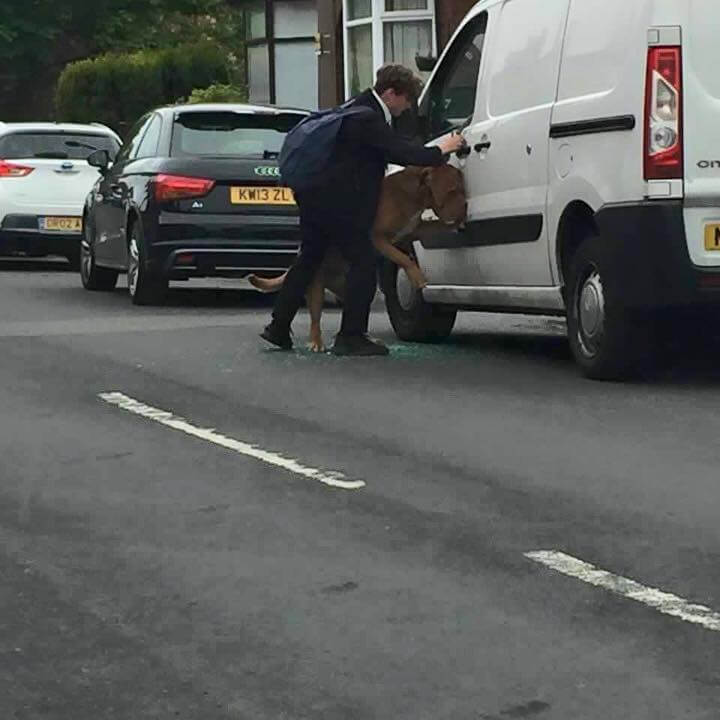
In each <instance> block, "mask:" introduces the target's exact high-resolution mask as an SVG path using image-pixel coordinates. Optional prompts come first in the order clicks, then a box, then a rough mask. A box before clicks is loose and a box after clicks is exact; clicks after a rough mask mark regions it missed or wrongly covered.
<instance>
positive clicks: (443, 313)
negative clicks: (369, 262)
mask: <svg viewBox="0 0 720 720" xmlns="http://www.w3.org/2000/svg"><path fill="white" fill-rule="evenodd" d="M380 284H381V287H382V291H383V293H384V294H385V305H386V307H387V312H388V316H389V317H390V323H391V324H392V326H393V330H395V334H396V335H397V336H398V337H399V338H400V340H405V341H407V342H421V343H437V342H442V341H443V340H445V339H446V338H447V337H448V336H449V335H450V333H451V332H452V329H453V327H454V326H455V320H456V318H457V310H454V309H452V308H446V307H443V306H442V305H431V304H430V303H427V302H425V300H423V297H422V293H421V292H420V291H419V290H417V289H415V288H414V287H413V286H412V284H411V283H410V279H409V278H408V276H407V274H406V273H405V271H404V270H402V269H401V268H399V267H398V266H397V265H395V263H393V262H390V261H389V260H386V261H384V263H383V266H382V275H381V283H380Z"/></svg>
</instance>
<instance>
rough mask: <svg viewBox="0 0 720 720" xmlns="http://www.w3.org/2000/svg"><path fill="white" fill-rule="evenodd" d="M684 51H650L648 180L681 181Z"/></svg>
mask: <svg viewBox="0 0 720 720" xmlns="http://www.w3.org/2000/svg"><path fill="white" fill-rule="evenodd" d="M682 100H683V97H682V48H681V47H680V46H679V45H667V46H658V47H651V48H649V49H648V67H647V80H646V84H645V133H646V135H645V179H646V180H673V179H681V178H682V177H683V175H684V168H683V122H682V118H683V102H682Z"/></svg>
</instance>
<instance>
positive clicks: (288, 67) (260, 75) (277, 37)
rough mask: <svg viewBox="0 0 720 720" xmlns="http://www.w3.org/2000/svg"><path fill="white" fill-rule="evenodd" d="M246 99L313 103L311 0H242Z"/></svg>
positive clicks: (315, 97)
mask: <svg viewBox="0 0 720 720" xmlns="http://www.w3.org/2000/svg"><path fill="white" fill-rule="evenodd" d="M247 2H248V4H247V6H246V15H245V18H246V19H245V29H246V46H247V76H248V93H249V96H250V101H251V102H256V103H272V104H274V105H286V106H293V107H302V108H308V109H311V110H314V109H316V108H317V106H318V58H317V53H316V48H317V45H316V41H315V34H316V33H317V31H318V13H317V0H247Z"/></svg>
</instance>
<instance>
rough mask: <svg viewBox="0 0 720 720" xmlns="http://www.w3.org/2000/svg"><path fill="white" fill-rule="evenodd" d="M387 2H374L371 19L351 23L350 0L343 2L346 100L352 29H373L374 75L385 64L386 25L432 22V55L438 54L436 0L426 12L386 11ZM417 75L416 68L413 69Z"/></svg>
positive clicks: (430, 2)
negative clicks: (350, 31)
mask: <svg viewBox="0 0 720 720" xmlns="http://www.w3.org/2000/svg"><path fill="white" fill-rule="evenodd" d="M385 2H386V0H371V14H370V15H369V16H368V17H364V18H358V19H357V20H348V19H347V18H348V17H349V13H348V0H343V7H342V12H343V73H344V76H345V77H344V91H345V98H346V99H347V98H348V97H350V70H349V68H350V63H349V58H350V55H349V53H350V42H349V41H350V38H349V32H348V31H349V30H350V29H351V28H355V27H359V26H361V25H370V26H371V27H372V32H371V38H372V55H373V56H372V68H373V71H372V72H373V75H374V74H375V73H376V72H377V70H378V69H379V68H380V67H381V66H382V65H383V64H384V63H385V25H386V24H388V23H402V22H422V21H425V22H427V21H428V20H430V21H431V22H432V30H431V33H430V37H431V39H432V54H433V55H437V44H438V43H437V12H436V0H427V8H426V9H425V10H422V9H420V10H386V9H385ZM411 69H412V70H413V71H414V72H417V68H415V67H413V68H411Z"/></svg>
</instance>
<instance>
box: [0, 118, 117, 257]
mask: <svg viewBox="0 0 720 720" xmlns="http://www.w3.org/2000/svg"><path fill="white" fill-rule="evenodd" d="M120 144H121V142H120V138H119V137H118V136H117V135H116V134H115V133H114V132H113V131H112V130H111V129H110V128H108V127H105V126H104V125H96V124H93V125H75V124H62V123H2V122H0V253H1V254H3V255H6V254H12V253H23V254H25V255H30V256H35V257H40V256H43V255H64V256H66V257H67V258H68V260H69V261H70V262H71V263H72V264H77V263H78V260H79V254H80V236H81V231H82V209H83V204H84V202H85V197H86V196H87V194H88V191H89V190H90V188H91V187H92V186H93V183H94V182H95V180H96V179H97V176H98V172H97V169H96V168H93V167H90V165H88V163H87V161H86V158H87V156H88V153H89V152H91V151H94V150H102V151H103V152H106V153H107V155H108V157H109V158H114V157H115V155H116V154H117V151H118V150H119V148H120Z"/></svg>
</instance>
